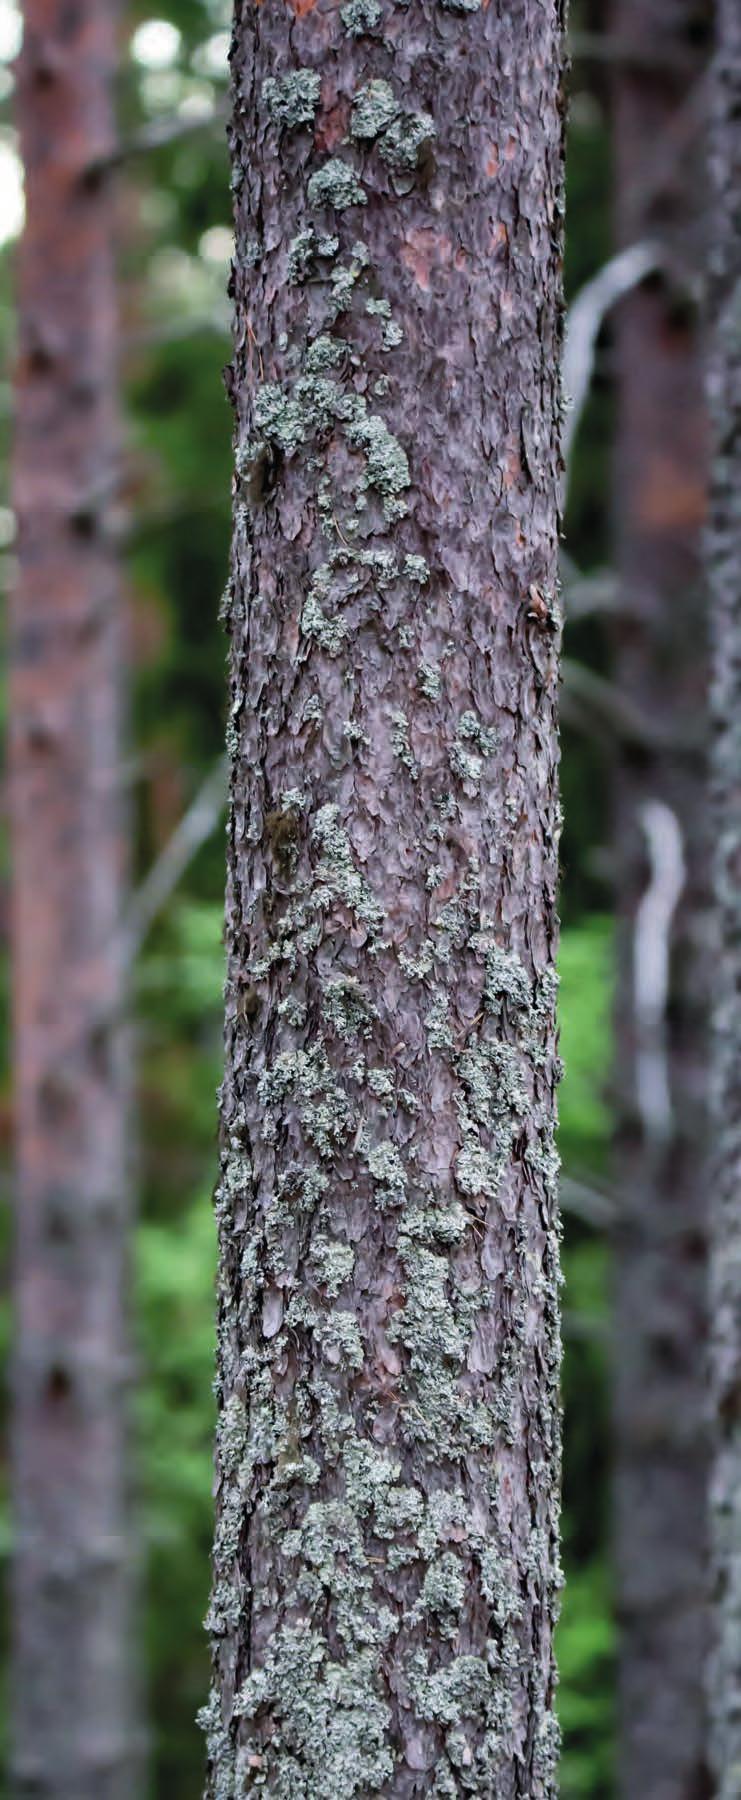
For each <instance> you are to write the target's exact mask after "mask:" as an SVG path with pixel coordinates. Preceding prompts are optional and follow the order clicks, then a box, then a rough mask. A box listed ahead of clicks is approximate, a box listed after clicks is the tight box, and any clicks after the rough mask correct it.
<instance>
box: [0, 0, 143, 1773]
mask: <svg viewBox="0 0 741 1800" xmlns="http://www.w3.org/2000/svg"><path fill="white" fill-rule="evenodd" d="M115 64H116V15H115V9H114V8H113V7H111V6H108V5H106V4H101V3H99V0H74V4H73V5H69V4H67V3H66V0H26V6H25V36H24V43H23V50H22V54H21V58H20V66H19V71H18V102H17V111H18V123H19V127H20V136H21V149H22V154H23V160H24V164H25V172H26V203H27V224H26V228H25V232H24V236H23V241H22V245H21V249H20V257H19V269H18V300H19V314H20V324H19V340H20V341H19V351H18V363H17V372H16V386H15V396H16V429H15V446H14V499H15V506H16V509H17V516H18V554H19V575H18V582H17V589H16V593H15V596H14V601H13V609H12V621H11V643H10V662H11V731H10V781H11V803H12V832H13V856H14V875H13V908H14V918H13V932H14V937H13V957H14V1006H15V1071H16V1107H17V1236H16V1317H15V1346H16V1348H15V1386H14V1423H13V1464H14V1469H13V1492H14V1507H15V1534H16V1535H15V1561H14V1649H13V1655H14V1698H13V1717H14V1750H13V1775H14V1792H15V1793H16V1794H18V1795H34V1796H35V1797H38V1796H54V1800H93V1797H94V1800H101V1797H103V1796H105V1797H106V1800H131V1795H132V1793H133V1792H135V1786H136V1784H135V1780H134V1776H133V1768H134V1745H133V1739H132V1720H131V1708H130V1703H129V1696H130V1670H129V1641H128V1616H129V1596H130V1581H131V1573H130V1556H129V1544H128V1536H127V1527H126V1504H125V1485H126V1477H125V1462H124V1384H125V1381H126V1375H127V1367H126V1335H125V1294H126V1236H127V1226H128V1183H127V1179H126V1170H125V1120H126V1088H127V1083H126V1071H125V1058H124V1056H123V1052H122V1043H121V1017H120V1008H121V974H122V971H121V966H120V951H119V947H118V941H117V940H118V936H119V927H120V912H121V896H122V889H123V878H124V865H125V854H124V830H123V817H122V786H121V766H120V743H121V717H120V715H121V697H122V686H123V663H124V648H123V643H122V632H121V608H120V594H119V580H118V572H117V566H116V553H115V546H114V543H113V538H112V530H111V525H112V508H113V504H114V501H115V483H116V451H117V429H116V392H115V357H116V308H115V285H114V258H113V213H112V197H111V193H110V191H109V184H108V179H107V176H106V174H105V172H104V165H105V160H106V158H107V156H108V155H109V154H110V151H111V148H112V142H113V116H112V81H113V73H114V69H115Z"/></svg>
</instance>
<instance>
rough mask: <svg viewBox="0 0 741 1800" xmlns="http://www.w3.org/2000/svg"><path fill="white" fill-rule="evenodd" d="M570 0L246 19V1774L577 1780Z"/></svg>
mask: <svg viewBox="0 0 741 1800" xmlns="http://www.w3.org/2000/svg"><path fill="white" fill-rule="evenodd" d="M559 13H560V8H559V6H558V5H557V4H553V5H548V6H543V5H542V4H540V0H491V4H490V5H489V7H488V9H483V8H482V9H481V10H478V9H477V8H476V7H475V4H472V0H446V3H445V4H443V3H442V0H413V3H412V5H411V6H410V7H409V8H405V9H403V10H402V9H401V8H397V9H396V10H392V9H390V8H384V7H383V5H382V0H347V4H346V5H343V6H342V8H341V9H336V10H334V9H333V10H332V11H319V10H317V11H316V12H314V11H312V10H311V5H310V4H307V3H306V0H300V3H296V4H295V5H294V7H293V12H292V13H289V12H288V11H287V10H286V8H285V7H284V5H283V4H282V0H280V3H279V0H265V4H264V5H263V6H262V7H261V8H260V9H259V10H258V9H257V8H254V7H253V6H246V5H245V6H244V7H242V6H241V5H238V6H237V10H236V20H235V28H234V38H233V47H232V72H233V100H234V112H233V125H232V133H231V145H232V160H233V187H234V191H235V196H236V257H235V265H234V275H233V294H234V300H235V314H236V316H235V357H234V363H233V368H232V374H231V386H232V393H233V399H234V406H235V414H236V427H235V444H236V476H235V511H234V539H233V561H232V577H231V582H230V588H229V593H228V596H227V618H228V627H229V633H230V638H231V717H230V739H231V755H232V804H231V820H230V828H229V834H228V896H227V928H226V929H227V943H228V976H227V989H226V1073H225V1080H224V1087H223V1099H222V1127H223V1138H222V1169H221V1180H220V1185H219V1188H218V1192H217V1214H218V1221H219V1233H220V1251H221V1254H220V1274H219V1370H218V1394H219V1405H220V1419H219V1427H218V1450H217V1525H216V1538H215V1549H214V1588H213V1597H212V1605H211V1629H212V1632H213V1642H214V1662H215V1685H214V1690H213V1693H212V1698H211V1701H210V1703H209V1706H208V1707H207V1708H206V1713H205V1720H204V1722H205V1724H206V1727H207V1730H208V1737H209V1770H210V1773H209V1779H208V1792H209V1794H210V1795H212V1796H219V1800H225V1797H226V1796H231V1795H232V1794H235V1795H236V1794H238V1793H239V1794H241V1793H243V1792H246V1791H252V1790H253V1789H254V1790H255V1791H260V1792H266V1793H270V1794H274V1795H288V1794H289V1793H290V1794H291V1795H292V1796H296V1797H298V1796H301V1795H304V1796H306V1797H307V1800H309V1796H310V1797H311V1800H323V1797H325V1800H345V1797H349V1796H352V1795H363V1796H367V1795H371V1794H380V1793H382V1794H387V1795H395V1796H402V1795H407V1796H411V1795H414V1794H423V1793H430V1794H432V1793H434V1794H436V1795H437V1796H439V1797H440V1800H442V1797H447V1796H453V1795H459V1794H461V1795H462V1794H467V1793H477V1794H482V1793H489V1794H492V1795H497V1796H501V1800H514V1796H522V1797H524V1796H525V1795H528V1796H530V1797H531V1800H540V1797H541V1796H543V1797H545V1796H550V1795H552V1794H553V1793H554V1792H555V1762H556V1755H557V1730H556V1725H555V1721H554V1717H553V1712H552V1704H553V1687H554V1675H553V1654H552V1637H553V1623H554V1618H555V1614H556V1609H557V1590H558V1585H559V1573H558V1529H557V1516H558V1485H559V1398H558V1373H559V1323H558V1279H559V1277H558V1231H557V1195H556V1159H555V1153H554V1146H553V1126H554V1089H555V1082H556V1075H557V1057H556V1045H555V1026H554V1001H555V976H554V968H553V957H554V950H555V938H556V918H555V904H554V890H555V882H556V862H557V839H558V825H559V815H558V802H557V784H556V771H557V739H556V716H555V713H556V694H557V679H558V644H559V615H558V602H557V597H556V547H557V511H556V509H557V481H558V454H557V415H558V404H559V400H558V396H559V387H558V364H559V338H560V238H561V179H562V143H561V139H562V117H561V100H560V87H559V84H560V79H561V60H560V59H561V21H560V17H559ZM294 15H295V16H294Z"/></svg>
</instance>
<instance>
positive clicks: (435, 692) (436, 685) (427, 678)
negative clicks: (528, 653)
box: [417, 662, 442, 886]
mask: <svg viewBox="0 0 741 1800" xmlns="http://www.w3.org/2000/svg"><path fill="white" fill-rule="evenodd" d="M417 686H418V688H419V691H420V693H421V694H424V697H425V699H426V700H439V699H440V695H441V693H442V680H441V676H440V667H439V664H438V663H429V662H421V663H420V665H419V668H418V669H417ZM434 885H435V883H433V886H434Z"/></svg>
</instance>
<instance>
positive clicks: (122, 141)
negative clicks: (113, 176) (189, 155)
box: [88, 100, 228, 178]
mask: <svg viewBox="0 0 741 1800" xmlns="http://www.w3.org/2000/svg"><path fill="white" fill-rule="evenodd" d="M227 118H228V108H227V104H226V101H225V100H224V101H219V102H218V104H217V105H216V106H210V107H207V108H206V107H204V108H203V110H202V111H200V110H199V111H197V112H180V113H170V114H168V115H167V117H166V118H162V119H151V120H150V121H149V124H147V125H142V126H141V128H140V129H139V131H134V132H132V134H131V136H130V137H127V138H119V140H118V143H116V144H113V145H112V146H111V148H110V150H107V151H106V152H105V153H104V155H102V156H100V157H98V158H97V159H96V161H95V163H93V164H91V165H90V167H89V168H88V178H90V177H91V176H94V175H99V174H104V173H105V171H106V170H107V169H112V168H115V167H116V166H117V165H118V164H119V163H121V162H124V161H126V160H128V158H129V157H132V156H147V155H149V154H150V152H151V151H152V150H161V149H163V148H165V147H167V146H168V145H169V144H179V143H180V142H181V140H182V139H183V138H189V137H193V136H194V135H195V133H196V132H198V131H215V130H216V128H217V126H223V125H225V124H226V120H227ZM225 154H226V151H225Z"/></svg>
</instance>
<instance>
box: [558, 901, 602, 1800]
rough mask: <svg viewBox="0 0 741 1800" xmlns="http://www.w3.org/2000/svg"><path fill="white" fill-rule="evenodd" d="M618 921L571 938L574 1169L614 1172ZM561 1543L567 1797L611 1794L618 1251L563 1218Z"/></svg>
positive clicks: (565, 1092)
mask: <svg viewBox="0 0 741 1800" xmlns="http://www.w3.org/2000/svg"><path fill="white" fill-rule="evenodd" d="M613 935H614V934H613V928H612V921H611V920H610V919H608V918H606V917H604V916H601V915H593V916H591V917H589V916H588V917H587V918H585V919H584V920H583V922H582V923H581V924H580V925H578V926H572V927H571V928H570V929H568V930H566V931H564V933H563V939H562V945H561V957H560V968H561V1008H560V1018H561V1051H562V1055H563V1059H564V1065H565V1074H564V1080H563V1083H562V1086H561V1097H560V1114H561V1130H560V1134H559V1141H560V1149H561V1155H562V1157H563V1161H564V1173H565V1175H566V1176H572V1177H574V1176H575V1177H578V1178H579V1179H580V1180H582V1181H584V1182H589V1181H590V1180H595V1179H596V1178H597V1177H600V1176H603V1175H604V1169H605V1164H606V1160H607V1145H608V1136H609V1130H610V1113H609V1109H608V1105H607V1080H608V1075H609V1069H610V1062H611V1056H612V1034H611V1010H612V992H613ZM563 1260H564V1274H565V1320H564V1324H565V1332H564V1337H565V1357H564V1372H563V1392H564V1510H563V1549H564V1567H565V1572H566V1588H565V1591H564V1599H563V1612H562V1618H561V1624H560V1627H559V1632H558V1646H557V1649H558V1659H559V1668H560V1687H559V1706H558V1711H559V1716H560V1719H561V1726H562V1730H563V1740H564V1751H563V1759H562V1768H561V1796H562V1800H582V1797H583V1800H610V1796H611V1794H612V1792H613V1787H612V1769H613V1732H614V1719H613V1687H614V1624H613V1617H612V1601H611V1593H610V1576H609V1569H608V1562H607V1556H606V1544H607V1539H608V1531H609V1518H608V1513H609V1508H608V1446H609V1415H608V1368H607V1355H606V1342H605V1321H606V1317H607V1313H608V1304H609V1301H608V1282H609V1253H608V1246H607V1244H606V1242H605V1240H604V1237H602V1236H600V1235H598V1234H596V1233H595V1232H593V1231H591V1230H590V1229H589V1228H588V1227H586V1226H584V1225H583V1224H582V1223H581V1222H580V1221H579V1220H575V1219H573V1218H572V1217H570V1216H569V1215H568V1214H567V1215H566V1218H565V1241H564V1256H563Z"/></svg>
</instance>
